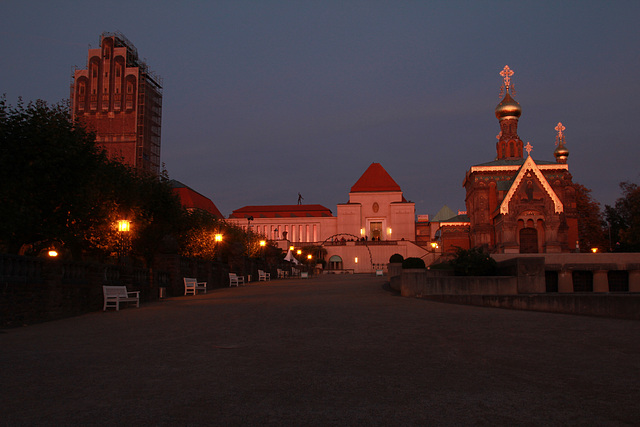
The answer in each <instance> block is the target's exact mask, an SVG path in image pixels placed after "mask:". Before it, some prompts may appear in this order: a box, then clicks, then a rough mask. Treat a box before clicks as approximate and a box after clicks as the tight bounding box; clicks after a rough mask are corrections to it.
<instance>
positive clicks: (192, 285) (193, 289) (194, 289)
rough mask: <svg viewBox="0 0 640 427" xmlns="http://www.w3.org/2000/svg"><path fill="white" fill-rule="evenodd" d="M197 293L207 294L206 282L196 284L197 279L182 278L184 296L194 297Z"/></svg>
mask: <svg viewBox="0 0 640 427" xmlns="http://www.w3.org/2000/svg"><path fill="white" fill-rule="evenodd" d="M198 291H204V293H205V294H206V293H207V282H198V279H196V278H194V277H185V278H184V294H185V295H189V294H192V295H195V294H197V293H198Z"/></svg>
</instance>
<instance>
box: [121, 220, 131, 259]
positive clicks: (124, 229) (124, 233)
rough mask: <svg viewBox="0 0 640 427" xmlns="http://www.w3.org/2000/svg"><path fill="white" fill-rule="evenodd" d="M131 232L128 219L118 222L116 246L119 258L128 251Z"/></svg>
mask: <svg viewBox="0 0 640 427" xmlns="http://www.w3.org/2000/svg"><path fill="white" fill-rule="evenodd" d="M130 231H131V221H129V220H128V219H121V220H118V246H119V253H118V256H119V258H122V257H123V256H124V255H125V254H126V253H127V252H128V251H129V232H130Z"/></svg>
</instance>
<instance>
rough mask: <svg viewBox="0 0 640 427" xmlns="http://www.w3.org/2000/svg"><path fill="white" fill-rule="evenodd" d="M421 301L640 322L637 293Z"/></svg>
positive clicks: (436, 297)
mask: <svg viewBox="0 0 640 427" xmlns="http://www.w3.org/2000/svg"><path fill="white" fill-rule="evenodd" d="M422 298H424V299H428V300H430V301H438V302H445V303H452V304H466V305H476V306H483V307H495V308H507V309H516V310H532V311H544V312H549V313H563V314H578V315H584V316H598V317H609V318H616V319H631V320H640V295H638V294H625V295H597V294H596V295H584V294H549V295H430V296H423V297H422Z"/></svg>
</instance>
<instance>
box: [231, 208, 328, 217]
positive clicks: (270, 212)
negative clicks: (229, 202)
mask: <svg viewBox="0 0 640 427" xmlns="http://www.w3.org/2000/svg"><path fill="white" fill-rule="evenodd" d="M250 216H252V217H254V218H256V219H257V218H305V217H332V216H333V214H332V213H331V210H329V209H328V208H325V207H324V206H322V205H267V206H245V207H243V208H240V209H236V210H234V211H233V212H232V213H231V215H229V218H248V217H250Z"/></svg>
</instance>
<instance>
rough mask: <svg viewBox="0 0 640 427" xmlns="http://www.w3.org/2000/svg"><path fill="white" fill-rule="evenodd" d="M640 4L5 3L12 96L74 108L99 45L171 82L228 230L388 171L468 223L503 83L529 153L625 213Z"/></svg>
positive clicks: (175, 169)
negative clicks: (509, 76) (128, 47)
mask: <svg viewBox="0 0 640 427" xmlns="http://www.w3.org/2000/svg"><path fill="white" fill-rule="evenodd" d="M639 19H640V2H638V1H564V2H559V1H536V2H513V1H477V2H474V1H430V2H427V1H324V2H320V1H193V2H176V1H144V2H141V1H135V0H133V1H109V2H104V1H102V2H90V1H82V2H81V1H60V2H57V1H56V2H52V1H50V0H48V1H29V0H21V1H14V0H4V1H2V2H0V53H1V56H0V92H2V93H6V94H7V99H8V101H9V102H10V103H11V104H15V103H16V102H17V98H18V96H22V97H23V98H24V99H25V100H35V99H38V98H40V99H44V100H47V101H49V102H57V101H60V100H62V99H65V98H67V97H68V96H69V84H70V80H71V72H72V67H73V66H78V67H81V68H84V67H85V66H86V60H87V49H88V47H89V44H90V45H91V46H92V47H97V46H98V44H99V36H100V34H101V33H102V32H103V31H121V32H122V33H123V34H124V35H125V36H126V37H127V38H128V39H129V40H130V41H131V42H132V43H133V44H134V45H135V46H136V47H137V49H138V52H139V54H140V56H141V57H142V58H146V61H147V63H148V65H149V66H150V68H151V69H152V70H153V71H154V72H156V73H157V74H159V75H160V76H161V77H162V78H163V80H164V98H163V117H162V154H161V157H162V161H163V162H164V163H165V164H166V168H167V170H168V172H169V175H170V176H171V177H172V178H174V179H177V180H179V181H182V182H184V183H185V184H187V185H189V186H191V187H192V188H194V189H195V190H197V191H199V192H200V193H202V194H204V195H205V196H207V197H210V198H211V199H212V200H213V201H214V202H215V203H216V205H217V206H218V208H219V209H220V210H221V212H222V213H223V214H224V215H225V216H227V215H228V214H230V213H231V211H232V210H234V209H237V208H240V207H242V206H245V205H254V204H295V203H296V202H297V194H298V192H300V193H302V195H303V197H304V202H305V203H319V204H323V205H325V206H326V207H328V208H329V209H332V210H333V211H334V212H335V205H336V204H337V203H343V202H346V201H347V200H348V193H349V189H350V188H351V186H352V185H353V184H354V183H355V182H356V180H357V179H358V178H359V177H360V175H361V174H362V173H363V172H364V171H365V170H366V168H367V167H368V166H369V165H370V164H371V163H372V162H379V163H381V164H382V165H383V166H384V167H385V169H386V170H387V171H388V172H389V173H390V174H391V176H392V177H393V178H394V179H395V180H396V182H397V183H398V184H399V185H400V186H401V187H402V189H403V191H404V194H405V197H406V198H407V199H409V200H411V201H414V202H416V212H417V213H418V214H427V213H428V214H431V215H433V214H435V213H436V212H437V211H438V210H439V209H440V208H441V207H442V205H444V204H447V205H448V206H449V207H451V208H452V209H454V210H458V209H460V210H462V209H465V205H464V197H465V192H464V189H463V188H462V180H463V178H464V175H465V172H466V171H467V170H468V169H469V167H470V166H471V165H474V164H479V163H484V162H487V161H491V160H493V159H494V158H495V154H496V153H495V143H496V135H497V134H498V132H499V130H500V129H499V126H498V122H497V120H496V118H495V116H494V108H495V106H496V105H497V104H498V102H499V101H500V99H499V96H498V95H499V92H500V85H501V78H500V76H499V74H498V73H499V72H500V70H501V69H502V68H503V67H504V66H505V65H506V64H508V65H509V67H510V68H511V69H513V70H514V71H515V75H514V76H513V82H514V84H515V88H516V95H515V98H516V100H517V101H518V102H519V103H520V105H521V106H522V110H523V113H522V117H521V119H520V125H519V132H518V133H519V135H520V137H521V138H522V140H523V141H525V143H526V142H530V143H531V144H532V145H533V148H534V151H533V152H532V155H533V157H534V159H539V160H553V159H554V158H553V150H554V149H555V145H554V142H555V134H556V132H555V130H554V127H555V126H556V124H557V123H558V122H562V123H563V124H564V125H565V126H566V131H565V135H566V141H567V148H568V149H569V150H570V156H569V168H570V171H571V173H572V174H573V177H574V181H575V182H578V183H581V184H583V185H585V186H587V187H588V188H591V189H592V190H593V195H594V197H595V198H596V199H597V200H598V201H599V202H601V204H602V205H604V204H612V203H614V201H615V199H616V198H617V197H619V196H620V191H619V187H618V184H619V182H621V181H633V182H636V183H638V182H640V173H639V172H640V168H639V167H638V158H639V157H640V144H639V143H640V138H639V136H638V135H639V132H638V119H637V116H638V113H640V101H639V99H640V79H639V78H638V76H639V75H640V30H639V29H638V20H639Z"/></svg>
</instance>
